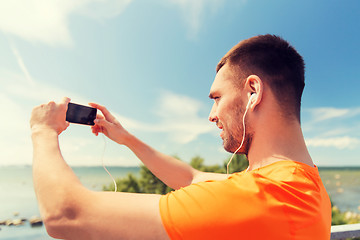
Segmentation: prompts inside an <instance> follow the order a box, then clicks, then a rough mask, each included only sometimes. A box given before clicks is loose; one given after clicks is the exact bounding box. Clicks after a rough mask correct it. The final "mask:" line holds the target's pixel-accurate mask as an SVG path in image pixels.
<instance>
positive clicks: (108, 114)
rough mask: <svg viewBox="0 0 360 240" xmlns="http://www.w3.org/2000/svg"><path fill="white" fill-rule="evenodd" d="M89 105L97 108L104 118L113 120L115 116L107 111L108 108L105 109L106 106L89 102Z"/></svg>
mask: <svg viewBox="0 0 360 240" xmlns="http://www.w3.org/2000/svg"><path fill="white" fill-rule="evenodd" d="M89 105H90V106H92V107H94V108H97V109H99V110H100V111H101V112H102V113H103V114H104V116H105V119H106V120H108V121H110V122H112V121H114V120H115V119H116V118H115V117H114V116H113V115H112V114H111V113H110V112H109V110H107V108H106V107H105V106H102V105H100V104H97V103H89Z"/></svg>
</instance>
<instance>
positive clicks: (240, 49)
mask: <svg viewBox="0 0 360 240" xmlns="http://www.w3.org/2000/svg"><path fill="white" fill-rule="evenodd" d="M303 88H304V62H303V60H302V57H301V56H300V55H299V54H298V53H297V52H296V50H295V49H294V48H293V47H291V46H290V45H289V44H288V43H287V42H286V41H284V40H283V39H281V38H279V37H277V36H273V35H261V36H256V37H253V38H250V39H247V40H244V41H242V42H240V43H239V44H237V45H236V46H235V47H233V48H232V49H231V50H230V51H229V52H228V53H227V54H226V55H225V56H224V57H223V58H222V60H221V61H220V63H219V64H218V66H217V74H216V77H215V80H214V83H213V85H212V86H211V90H210V95H209V96H210V98H212V99H214V105H213V107H212V109H211V112H210V116H209V120H210V121H212V122H214V123H216V125H217V126H218V127H219V128H220V129H222V132H221V134H220V136H221V138H222V139H223V145H224V148H225V149H226V150H227V151H229V152H239V153H244V154H247V156H248V160H249V168H248V169H247V170H246V171H243V172H241V173H234V174H232V175H230V176H228V175H226V174H215V173H204V172H200V171H198V170H195V169H193V168H192V167H190V166H189V165H187V164H186V163H184V162H181V161H178V160H177V159H175V158H173V157H170V156H167V155H164V154H162V153H160V152H158V151H156V150H154V149H153V148H151V147H150V146H148V145H146V144H145V143H143V142H142V141H140V140H139V139H137V138H136V137H135V136H133V135H131V134H130V133H129V132H127V131H126V130H125V129H124V128H123V127H122V126H121V124H120V123H119V122H118V121H117V120H116V119H115V118H114V116H113V115H112V114H111V113H110V112H109V111H108V110H107V109H106V108H105V107H104V106H101V105H98V104H91V105H92V106H93V107H96V108H98V109H99V110H100V111H101V112H102V113H103V116H99V117H98V119H97V120H96V125H95V126H94V127H93V128H92V131H93V132H94V133H95V134H96V135H98V133H103V134H105V135H106V136H108V137H109V138H110V139H112V140H114V141H115V142H117V143H119V144H122V145H125V146H127V147H128V148H130V149H131V150H132V151H133V152H134V153H135V154H136V155H137V156H138V157H139V159H141V160H142V161H143V163H144V164H145V165H146V166H147V167H148V168H149V169H150V170H151V171H152V172H153V173H154V174H155V175H156V176H157V177H159V178H160V179H161V180H162V181H163V182H164V183H166V184H167V185H169V186H170V187H172V188H174V189H177V190H176V191H174V192H171V193H169V194H167V195H164V196H160V195H153V194H128V193H109V192H106V193H104V192H92V191H90V190H88V189H86V188H84V187H83V186H82V185H81V183H80V181H79V180H78V179H77V177H76V176H75V175H74V173H73V172H72V170H71V168H70V167H69V166H68V165H67V164H66V162H65V161H64V159H63V158H62V156H61V151H60V148H59V144H58V135H59V134H60V133H61V132H62V131H64V130H65V129H66V128H67V126H68V123H67V122H66V121H65V113H66V109H67V105H68V103H69V101H70V100H69V99H67V98H65V99H64V100H63V101H62V102H61V103H58V104H56V103H54V102H50V103H48V104H44V105H41V106H39V107H37V108H35V109H34V110H33V112H32V117H31V121H30V122H31V128H32V139H33V146H34V164H33V173H34V185H35V191H36V194H37V198H38V202H39V206H40V211H41V214H42V216H43V218H44V221H45V226H46V228H47V230H48V232H49V234H50V235H51V236H53V237H58V238H65V239H168V238H170V239H241V238H244V239H324V240H325V239H329V238H330V225H331V209H330V201H329V197H328V195H327V193H326V191H325V188H324V186H323V184H322V182H321V179H320V177H319V173H318V170H317V168H316V166H314V164H313V162H312V159H311V157H310V155H309V153H308V151H307V148H306V145H305V142H304V138H303V135H302V131H301V127H300V103H301V95H302V91H303ZM54 186H56V187H54Z"/></svg>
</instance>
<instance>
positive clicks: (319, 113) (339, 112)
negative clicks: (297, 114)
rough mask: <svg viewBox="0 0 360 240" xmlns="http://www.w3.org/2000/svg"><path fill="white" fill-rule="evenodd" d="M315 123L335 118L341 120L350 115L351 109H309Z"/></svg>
mask: <svg viewBox="0 0 360 240" xmlns="http://www.w3.org/2000/svg"><path fill="white" fill-rule="evenodd" d="M308 111H309V112H310V113H311V115H312V118H313V121H314V122H322V121H325V120H330V119H334V118H340V117H343V116H346V115H347V114H349V112H350V109H347V108H331V107H326V108H312V109H308Z"/></svg>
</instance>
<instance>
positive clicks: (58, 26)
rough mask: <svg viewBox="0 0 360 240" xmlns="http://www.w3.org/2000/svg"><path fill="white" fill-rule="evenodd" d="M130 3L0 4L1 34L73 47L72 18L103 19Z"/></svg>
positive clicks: (30, 0)
mask: <svg viewBox="0 0 360 240" xmlns="http://www.w3.org/2000/svg"><path fill="white" fill-rule="evenodd" d="M130 2H131V0H76V1H73V0H26V1H22V0H11V1H9V0H0V30H2V31H3V32H5V33H9V34H13V35H16V36H18V37H21V38H23V39H25V40H28V41H31V42H41V43H46V44H48V45H62V46H69V45H72V38H71V34H70V31H69V16H70V15H71V14H82V15H87V16H89V17H93V18H97V19H102V18H107V17H114V16H116V15H118V14H120V13H121V12H122V11H123V10H124V9H125V8H126V7H127V5H128V4H129V3H130Z"/></svg>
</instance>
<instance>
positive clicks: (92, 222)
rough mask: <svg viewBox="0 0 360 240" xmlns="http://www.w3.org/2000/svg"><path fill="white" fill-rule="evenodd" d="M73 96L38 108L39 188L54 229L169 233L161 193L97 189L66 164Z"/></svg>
mask: <svg viewBox="0 0 360 240" xmlns="http://www.w3.org/2000/svg"><path fill="white" fill-rule="evenodd" d="M68 101H69V100H68V99H65V100H64V101H63V102H62V103H60V104H55V103H49V104H47V105H42V106H40V107H37V108H35V109H34V110H33V112H32V117H31V121H30V123H31V129H32V140H33V149H34V156H33V176H34V188H35V192H36V196H37V199H38V203H39V207H40V212H41V215H42V217H43V219H44V223H45V226H46V229H47V231H48V232H49V234H50V235H51V236H53V237H55V238H62V239H168V236H167V234H166V231H165V229H164V227H163V225H162V222H161V217H160V213H159V198H160V195H151V194H128V193H106V192H92V191H89V190H88V189H86V188H85V187H83V186H82V185H81V183H80V181H79V179H78V178H77V177H76V175H75V174H74V173H73V171H72V170H71V168H70V167H69V166H68V165H67V164H66V162H65V161H64V159H63V157H62V156H61V152H60V149H59V143H58V134H60V133H61V132H62V131H63V130H65V129H66V128H67V126H68V123H66V121H65V112H66V108H67V103H68Z"/></svg>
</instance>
